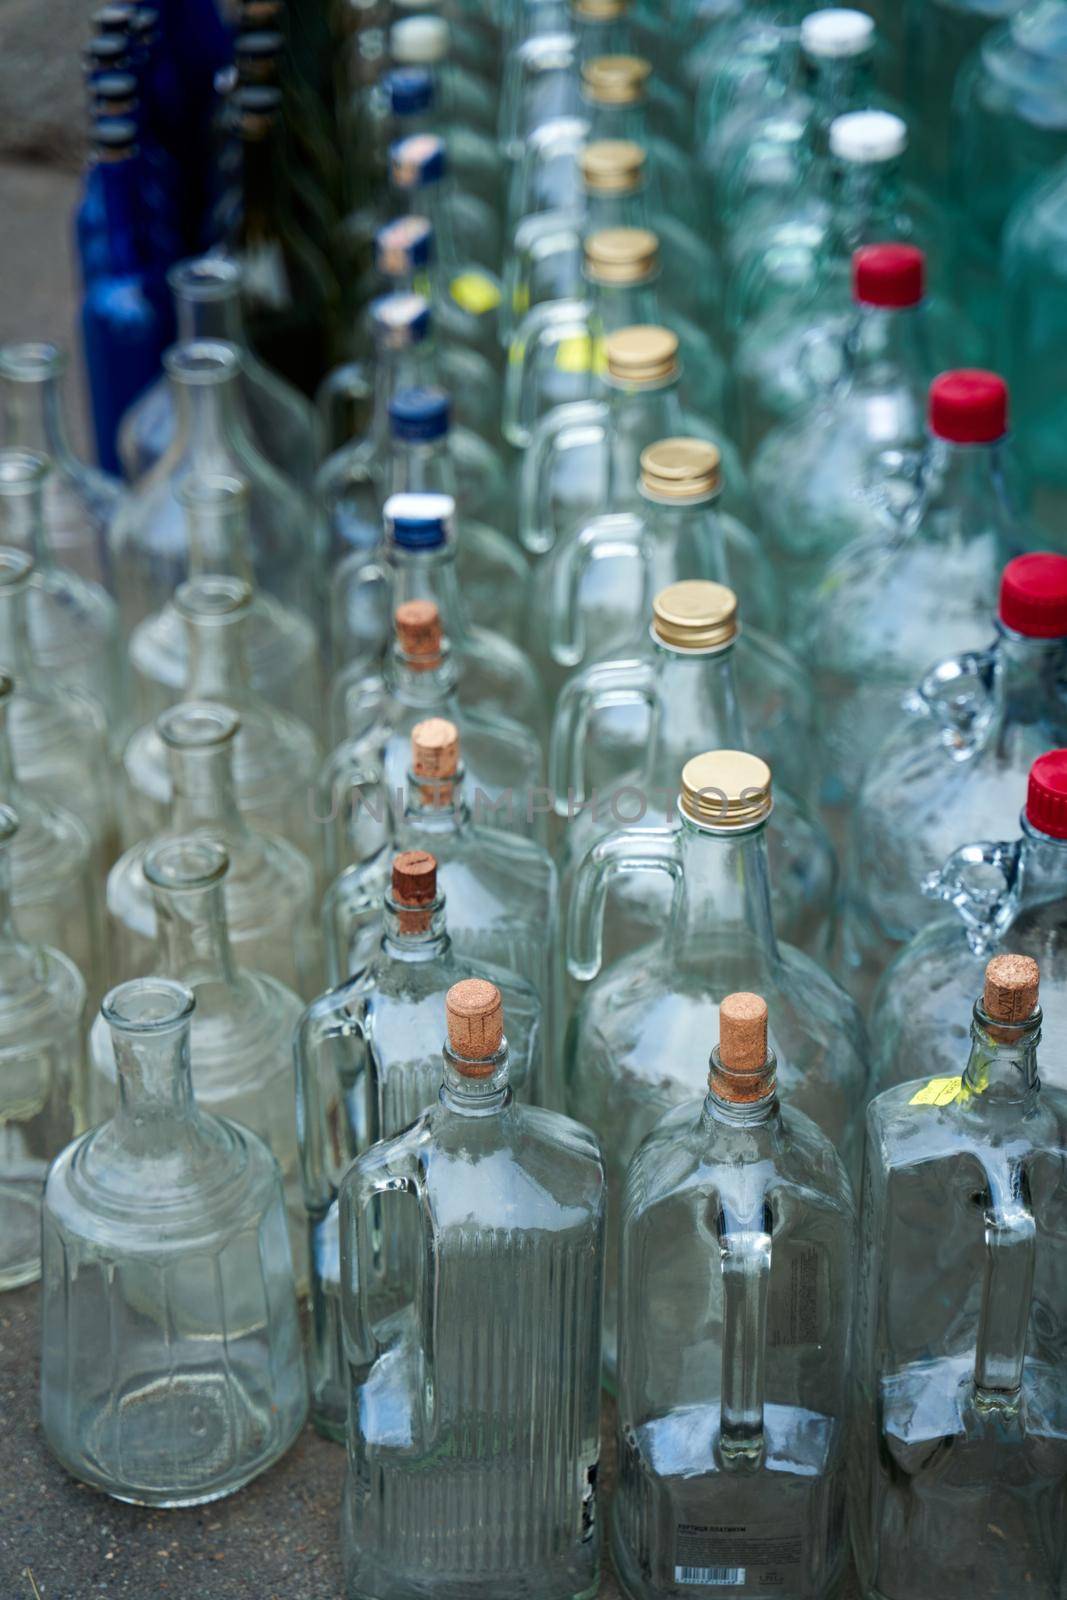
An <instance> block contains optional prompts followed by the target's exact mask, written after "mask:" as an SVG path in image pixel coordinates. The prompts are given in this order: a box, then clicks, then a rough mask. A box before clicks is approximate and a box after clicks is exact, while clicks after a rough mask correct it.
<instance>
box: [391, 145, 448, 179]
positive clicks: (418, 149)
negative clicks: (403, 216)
mask: <svg viewBox="0 0 1067 1600" xmlns="http://www.w3.org/2000/svg"><path fill="white" fill-rule="evenodd" d="M445 165H446V162H445V141H444V140H443V139H442V138H441V137H440V136H439V135H438V134H436V133H413V134H412V135H411V136H410V138H407V139H398V140H397V141H396V143H395V144H393V145H390V147H389V176H390V177H391V179H392V181H393V184H394V186H395V187H396V188H397V189H425V188H426V186H427V185H428V184H431V183H440V181H441V179H442V178H443V177H444V175H445Z"/></svg>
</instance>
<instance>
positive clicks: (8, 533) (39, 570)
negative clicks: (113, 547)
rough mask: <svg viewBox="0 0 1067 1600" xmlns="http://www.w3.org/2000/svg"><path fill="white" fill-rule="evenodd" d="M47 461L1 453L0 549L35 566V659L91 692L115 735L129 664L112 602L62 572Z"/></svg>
mask: <svg viewBox="0 0 1067 1600" xmlns="http://www.w3.org/2000/svg"><path fill="white" fill-rule="evenodd" d="M51 471H52V468H51V465H50V463H49V460H48V457H47V456H42V455H38V454H37V453H36V452H34V451H31V450H23V449H20V448H18V447H10V448H0V545H3V546H4V547H5V548H6V549H9V550H20V551H22V553H23V554H24V555H26V556H27V557H29V559H30V561H31V562H32V563H33V576H32V579H31V581H30V588H29V594H28V596H27V602H26V605H27V621H28V626H29V634H30V646H31V650H32V652H33V657H34V660H35V661H36V662H37V664H38V666H39V667H40V669H41V671H42V672H47V673H48V674H49V676H50V677H52V678H53V679H54V680H56V681H57V682H58V683H60V684H62V685H65V686H69V687H70V688H71V689H75V690H78V691H80V692H82V693H88V694H90V695H91V696H92V698H93V699H94V700H95V701H96V702H97V704H98V705H99V707H100V710H101V712H102V714H103V715H104V717H105V718H106V719H107V721H108V724H109V726H110V728H111V729H112V730H115V731H117V730H118V729H120V728H121V726H122V724H123V722H124V721H125V717H126V684H125V663H124V661H123V659H122V642H121V638H120V635H119V619H118V611H117V609H116V606H115V602H114V600H112V598H111V596H110V595H109V594H108V593H107V591H106V589H104V588H102V587H101V586H100V585H99V584H97V583H91V582H90V581H89V580H88V579H86V578H83V577H81V576H79V574H78V573H77V572H74V571H72V570H71V569H70V568H69V567H61V566H58V565H57V564H56V562H55V559H54V554H53V550H52V543H51V540H50V538H49V535H48V531H47V529H46V527H45V521H44V504H45V494H46V491H47V485H48V479H49V476H50V475H51Z"/></svg>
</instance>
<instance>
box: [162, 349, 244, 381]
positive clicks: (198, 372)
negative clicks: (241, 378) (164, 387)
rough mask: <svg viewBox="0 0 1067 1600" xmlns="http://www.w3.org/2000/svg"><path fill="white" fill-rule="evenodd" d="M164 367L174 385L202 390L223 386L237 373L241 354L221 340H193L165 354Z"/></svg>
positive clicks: (166, 351)
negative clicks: (222, 384)
mask: <svg viewBox="0 0 1067 1600" xmlns="http://www.w3.org/2000/svg"><path fill="white" fill-rule="evenodd" d="M163 365H164V367H165V368H166V370H167V373H168V374H169V375H170V377H171V378H173V379H175V381H176V382H178V383H183V384H186V385H196V386H198V387H203V386H204V385H206V384H212V383H225V382H226V381H227V380H228V379H229V378H232V377H233V375H234V373H235V372H238V371H240V367H241V353H240V351H239V350H238V348H237V346H236V345H235V344H227V343H226V341H225V340H223V339H193V340H190V341H189V342H188V343H186V344H175V345H171V347H170V349H169V350H165V351H164V352H163Z"/></svg>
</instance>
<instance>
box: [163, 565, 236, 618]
mask: <svg viewBox="0 0 1067 1600" xmlns="http://www.w3.org/2000/svg"><path fill="white" fill-rule="evenodd" d="M251 604H252V590H251V589H250V588H249V586H248V584H247V583H245V582H244V581H243V580H242V579H241V578H227V577H224V576H223V575H222V574H219V573H206V574H205V575H204V576H203V577H202V578H189V579H188V580H187V581H186V582H185V583H182V584H179V585H178V588H177V589H176V590H175V593H174V609H175V610H176V611H177V612H178V614H179V616H181V617H184V618H185V619H186V621H190V622H212V621H216V620H218V621H228V620H229V619H230V618H231V617H239V616H242V615H243V614H244V613H245V612H246V611H247V610H248V609H249V607H250V606H251Z"/></svg>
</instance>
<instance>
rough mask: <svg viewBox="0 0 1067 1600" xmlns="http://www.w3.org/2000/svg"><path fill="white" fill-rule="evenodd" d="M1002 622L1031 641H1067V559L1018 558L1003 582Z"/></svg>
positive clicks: (1001, 596) (1003, 578)
mask: <svg viewBox="0 0 1067 1600" xmlns="http://www.w3.org/2000/svg"><path fill="white" fill-rule="evenodd" d="M1000 620H1001V622H1002V623H1003V624H1004V626H1005V627H1006V628H1010V629H1011V630H1012V632H1013V633H1021V634H1024V635H1025V636H1026V637H1027V638H1028V639H1063V638H1067V556H1054V555H1046V554H1044V553H1043V552H1040V551H1038V552H1035V553H1034V554H1033V555H1028V556H1016V557H1015V560H1014V561H1009V562H1008V564H1007V566H1006V567H1005V568H1004V572H1003V574H1002V575H1001V579H1000Z"/></svg>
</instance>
